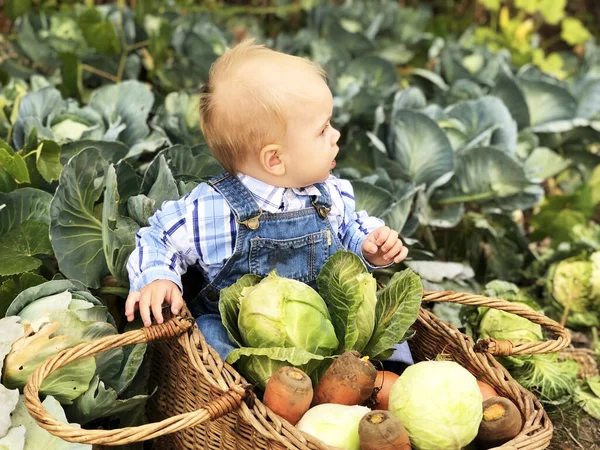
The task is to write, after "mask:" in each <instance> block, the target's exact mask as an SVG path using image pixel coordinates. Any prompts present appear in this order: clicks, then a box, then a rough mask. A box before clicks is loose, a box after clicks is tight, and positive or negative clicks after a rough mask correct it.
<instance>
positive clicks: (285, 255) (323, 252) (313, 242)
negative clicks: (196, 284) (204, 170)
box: [189, 173, 343, 317]
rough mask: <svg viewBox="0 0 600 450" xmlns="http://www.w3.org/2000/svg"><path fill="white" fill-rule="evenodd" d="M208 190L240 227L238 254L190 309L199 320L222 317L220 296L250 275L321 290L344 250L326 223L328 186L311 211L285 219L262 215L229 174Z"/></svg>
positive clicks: (281, 215) (212, 182)
mask: <svg viewBox="0 0 600 450" xmlns="http://www.w3.org/2000/svg"><path fill="white" fill-rule="evenodd" d="M208 184H210V185H211V186H212V187H213V188H214V189H215V190H216V191H217V192H219V193H220V194H221V195H223V197H224V198H225V200H226V201H227V203H228V204H229V207H230V208H231V210H232V211H233V213H234V214H235V217H236V221H237V222H238V224H239V226H238V232H237V237H236V242H235V249H234V251H233V254H232V255H231V257H230V258H229V259H228V260H227V261H226V262H225V264H224V265H223V267H222V269H221V270H220V271H219V272H218V273H217V275H216V277H215V278H214V279H213V280H212V281H211V282H210V283H208V285H206V286H204V288H203V289H202V290H201V291H200V294H199V295H198V297H196V299H194V301H192V302H191V304H190V305H189V308H190V310H191V312H192V314H193V315H194V316H195V317H196V316H199V315H201V314H211V313H218V306H217V305H218V300H219V292H220V290H221V289H223V288H225V287H227V286H230V285H232V284H233V283H235V282H236V281H237V280H238V279H239V278H240V277H242V276H243V275H245V274H247V273H252V274H255V275H259V276H261V277H265V276H267V275H268V274H269V272H271V271H272V270H276V272H277V275H279V276H281V277H286V278H293V279H295V280H298V281H302V282H304V283H306V284H308V285H310V286H312V287H313V288H316V278H317V275H318V274H319V271H320V270H321V268H322V267H323V265H324V264H325V262H327V260H328V259H329V257H330V256H331V255H333V254H334V253H335V252H336V251H338V250H341V249H342V248H343V247H342V244H341V242H340V240H339V239H338V237H337V233H336V232H335V231H334V230H333V228H332V227H331V223H330V222H329V219H328V218H327V213H328V212H329V210H330V209H331V197H330V195H329V191H328V189H327V188H326V187H325V185H324V184H322V183H319V184H315V187H316V188H317V189H318V190H319V192H320V193H321V195H320V196H312V199H311V203H312V205H313V206H312V207H311V208H305V209H301V210H299V211H291V212H283V213H266V212H263V211H262V210H261V209H260V208H259V207H258V205H257V203H256V201H255V200H254V197H253V196H252V194H251V193H250V191H249V190H248V189H247V188H246V186H244V184H243V183H242V182H241V181H240V180H239V178H238V177H236V176H234V175H231V174H229V173H222V174H220V175H218V176H216V177H215V178H213V179H211V180H210V181H209V182H208Z"/></svg>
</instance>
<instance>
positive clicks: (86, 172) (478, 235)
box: [0, 0, 600, 450]
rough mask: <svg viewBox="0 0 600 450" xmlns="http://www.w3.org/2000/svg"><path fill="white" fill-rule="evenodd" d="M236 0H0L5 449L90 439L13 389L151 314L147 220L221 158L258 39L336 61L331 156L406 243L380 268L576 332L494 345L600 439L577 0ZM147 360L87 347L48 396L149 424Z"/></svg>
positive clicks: (575, 440) (481, 326)
mask: <svg viewBox="0 0 600 450" xmlns="http://www.w3.org/2000/svg"><path fill="white" fill-rule="evenodd" d="M221 3H223V2H220V1H216V0H212V1H208V0H207V1H205V2H193V1H191V0H168V1H167V0H159V1H158V0H157V1H152V0H135V1H132V2H125V1H123V0H120V1H117V2H115V3H110V4H104V5H96V4H94V2H93V1H87V0H86V1H79V2H77V1H56V0H54V1H50V0H39V1H31V0H4V2H3V6H1V11H0V19H2V21H0V23H2V24H3V25H4V26H3V28H4V31H5V33H4V34H2V35H0V370H1V375H2V378H1V380H0V381H1V384H0V449H1V448H9V449H11V450H12V449H15V450H16V449H18V450H21V449H39V448H44V449H52V450H54V449H56V450H63V449H65V450H72V449H91V446H89V445H82V444H70V443H67V442H66V441H62V440H60V439H58V438H55V437H53V436H51V435H50V434H48V433H47V432H45V431H44V430H42V429H41V428H39V427H37V425H35V422H34V421H33V419H31V418H30V417H29V415H28V414H27V411H26V409H25V406H24V404H23V401H22V399H23V396H22V392H20V391H19V389H21V390H22V388H23V386H24V384H25V382H26V379H27V376H28V375H29V374H31V373H32V371H33V370H34V369H35V367H37V365H38V364H39V363H41V362H42V361H44V360H45V359H47V358H48V357H49V356H52V355H53V354H55V353H57V352H58V351H60V350H62V349H64V348H68V347H72V346H74V345H76V344H78V343H80V342H85V341H89V340H91V339H96V338H99V337H102V336H107V335H111V334H117V333H122V332H124V331H125V330H126V329H130V328H132V327H139V326H141V325H140V323H136V322H134V323H132V324H127V323H126V321H125V320H124V313H123V311H124V299H125V298H126V296H127V293H128V290H129V282H128V278H127V271H126V268H125V265H126V262H127V258H128V256H129V254H130V253H131V251H132V250H133V248H134V245H135V233H136V231H137V230H138V229H139V228H140V227H143V226H146V225H148V218H149V217H150V216H151V215H152V214H153V213H154V211H155V210H156V209H157V208H159V207H160V205H161V204H162V203H163V202H164V201H166V200H175V199H178V198H180V197H181V196H183V195H184V194H186V193H188V192H190V191H191V190H192V189H193V188H194V187H195V186H197V185H198V183H200V182H202V181H205V180H207V179H208V178H210V177H211V176H213V175H215V174H217V173H218V172H219V171H220V170H221V167H220V165H219V164H218V163H217V161H216V160H215V159H214V158H213V157H212V156H211V154H210V152H209V151H208V149H207V147H206V144H205V143H204V140H203V137H202V134H201V132H200V130H199V126H198V119H199V111H198V96H199V92H200V88H201V87H202V85H203V82H204V81H205V80H206V78H207V74H208V70H209V68H210V65H211V64H212V62H213V61H214V60H215V59H216V58H217V57H218V56H219V55H220V54H222V53H223V52H224V51H225V50H226V49H227V48H228V47H229V46H232V45H233V44H235V43H236V42H238V41H240V40H242V39H244V38H246V37H253V38H255V39H256V40H257V41H258V42H260V43H265V44H266V45H268V46H269V47H272V48H274V49H277V50H279V51H282V52H286V53H290V54H294V55H299V56H303V57H306V58H310V59H311V60H313V61H316V62H317V63H319V64H320V65H321V66H322V67H323V68H324V69H325V70H326V71H327V73H328V83H329V86H330V88H331V90H332V92H333V94H334V116H333V119H332V122H333V123H334V124H335V125H336V126H337V127H338V129H339V130H340V131H341V133H342V138H341V140H340V154H339V156H338V160H337V165H336V168H335V171H334V173H335V174H336V175H338V176H340V177H343V178H346V179H349V180H351V182H352V185H353V188H354V191H355V195H356V201H357V209H364V210H366V211H368V212H369V213H370V214H372V215H375V216H379V217H381V218H383V219H384V220H385V222H386V224H387V225H389V226H390V227H391V228H393V229H395V230H397V231H398V232H399V233H400V234H401V236H402V238H403V241H404V242H405V243H406V244H407V245H408V246H409V248H410V252H409V258H408V259H407V260H406V261H405V262H404V263H402V264H398V265H395V266H392V267H389V268H387V269H384V270H379V271H377V272H376V273H375V276H376V278H378V280H379V281H381V282H383V283H385V282H386V281H387V280H389V279H390V278H391V277H392V276H393V274H394V273H396V272H399V271H401V270H404V269H406V268H410V269H411V270H412V271H414V272H415V273H416V274H418V275H419V276H420V278H421V281H422V283H423V286H424V288H425V289H429V290H455V291H461V292H471V293H478V294H484V295H487V296H491V297H498V298H503V299H506V300H509V301H512V302H519V303H521V304H524V305H526V306H528V307H530V308H532V309H534V310H536V311H539V312H542V313H543V314H545V315H547V316H549V317H551V318H553V319H554V320H556V321H557V322H560V323H561V324H564V325H565V326H566V327H568V328H569V330H571V331H572V341H573V348H572V349H570V350H569V351H568V352H561V353H555V354H548V355H534V356H519V357H506V358H502V359H501V362H502V364H503V365H504V366H505V367H506V368H507V369H508V370H509V371H510V373H511V374H512V376H513V377H514V378H515V379H516V380H517V381H518V382H519V383H521V384H522V385H523V386H524V387H526V388H527V389H529V390H531V391H532V392H533V393H534V394H535V395H536V396H538V398H539V399H540V400H541V402H542V403H543V404H544V407H545V408H546V410H547V411H548V413H549V414H550V417H551V418H552V420H553V423H554V425H555V433H554V439H553V443H552V446H551V448H553V449H574V448H582V449H586V450H588V449H597V448H600V425H599V422H598V420H600V376H598V369H597V359H598V357H599V356H600V340H599V337H598V327H600V223H599V220H600V215H599V213H600V210H599V205H600V41H597V38H598V37H600V34H599V30H598V29H597V23H598V22H597V21H596V19H597V17H596V18H594V16H593V14H592V12H591V11H588V12H586V11H584V10H583V9H581V8H579V7H578V6H574V5H575V4H577V5H580V4H581V5H583V4H584V3H585V2H583V1H582V2H578V1H574V2H567V1H566V0H478V1H475V0H471V1H456V2H454V1H447V2H441V1H440V2H438V1H432V2H418V1H400V2H399V1H395V0H346V1H331V2H330V1H326V0H298V1H295V0H278V1H273V2H237V3H245V4H243V5H240V4H236V5H230V6H224V5H223V4H221ZM442 3H443V5H442ZM592 3H594V2H592ZM0 5H2V2H0ZM433 311H434V313H435V314H436V315H438V316H439V317H440V318H442V319H443V320H446V321H448V322H450V323H452V324H454V325H455V326H457V327H458V328H459V329H461V330H462V331H464V332H465V333H467V334H470V335H471V336H473V337H474V338H475V339H477V338H480V337H494V338H497V339H510V340H513V341H514V342H528V341H541V340H544V339H545V338H547V336H546V335H545V334H544V332H543V330H542V329H541V328H540V327H539V326H537V325H533V324H531V323H529V322H527V321H526V320H524V319H519V318H516V317H514V316H511V315H509V314H507V313H501V312H498V311H494V310H486V309H485V308H479V309H477V308H473V307H464V306H458V305H449V304H438V305H436V306H435V307H434V308H433ZM145 353H146V348H145V346H144V345H137V346H130V347H126V348H124V349H117V350H113V351H110V352H107V353H105V354H102V355H101V356H98V357H97V358H92V357H89V358H86V359H83V360H80V361H79V362H78V363H77V366H75V365H73V366H72V367H71V371H70V372H67V371H60V372H57V374H56V376H52V377H50V378H49V379H48V380H47V381H46V382H45V384H44V385H43V386H42V392H43V393H44V394H46V399H45V400H44V405H45V406H46V407H47V409H48V410H49V411H51V412H52V413H53V414H54V415H55V416H56V417H62V418H63V420H68V421H69V422H71V423H75V424H79V425H81V426H84V427H98V426H102V427H106V426H108V425H109V424H110V425H114V424H118V426H121V427H122V426H132V425H136V424H141V423H144V422H145V420H146V418H145V416H144V405H145V402H146V400H147V398H148V396H149V395H151V394H152V392H147V391H146V389H145V387H144V386H145V381H146V379H147V377H148V367H147V364H146V361H147V360H146V358H145ZM42 442H43V444H42ZM122 448H127V449H131V450H133V449H141V448H142V446H141V444H139V445H133V444H132V445H129V446H126V447H122Z"/></svg>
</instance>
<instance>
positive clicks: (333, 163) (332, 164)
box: [331, 159, 335, 169]
mask: <svg viewBox="0 0 600 450" xmlns="http://www.w3.org/2000/svg"><path fill="white" fill-rule="evenodd" d="M334 167H335V159H334V160H333V161H331V168H332V169H333V168H334Z"/></svg>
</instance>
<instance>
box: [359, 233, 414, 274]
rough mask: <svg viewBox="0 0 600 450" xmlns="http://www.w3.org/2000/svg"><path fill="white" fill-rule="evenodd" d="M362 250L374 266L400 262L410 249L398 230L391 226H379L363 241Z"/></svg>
mask: <svg viewBox="0 0 600 450" xmlns="http://www.w3.org/2000/svg"><path fill="white" fill-rule="evenodd" d="M361 248H362V252H363V255H364V257H365V258H366V260H367V261H369V262H370V263H371V264H373V265H374V266H385V265H387V264H389V263H391V262H392V260H393V261H394V262H395V263H399V262H401V261H403V260H404V258H406V255H408V249H407V248H406V247H404V245H402V241H401V240H400V239H398V232H397V231H394V230H391V229H390V227H381V228H377V229H376V230H375V231H372V232H371V233H369V235H368V236H367V237H366V238H365V240H364V241H363V243H362V247H361Z"/></svg>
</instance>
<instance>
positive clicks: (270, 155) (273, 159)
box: [259, 144, 285, 175]
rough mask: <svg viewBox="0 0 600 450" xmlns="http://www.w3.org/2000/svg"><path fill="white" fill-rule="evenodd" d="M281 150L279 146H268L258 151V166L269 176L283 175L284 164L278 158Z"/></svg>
mask: <svg viewBox="0 0 600 450" xmlns="http://www.w3.org/2000/svg"><path fill="white" fill-rule="evenodd" d="M281 150H282V147H281V145H279V144H268V145H265V146H264V147H263V148H262V149H261V151H260V156H259V158H260V161H259V162H260V166H261V167H262V169H263V170H264V171H265V172H267V173H269V174H270V175H285V163H284V162H283V160H282V159H281V158H280V157H279V156H280V154H281Z"/></svg>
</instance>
